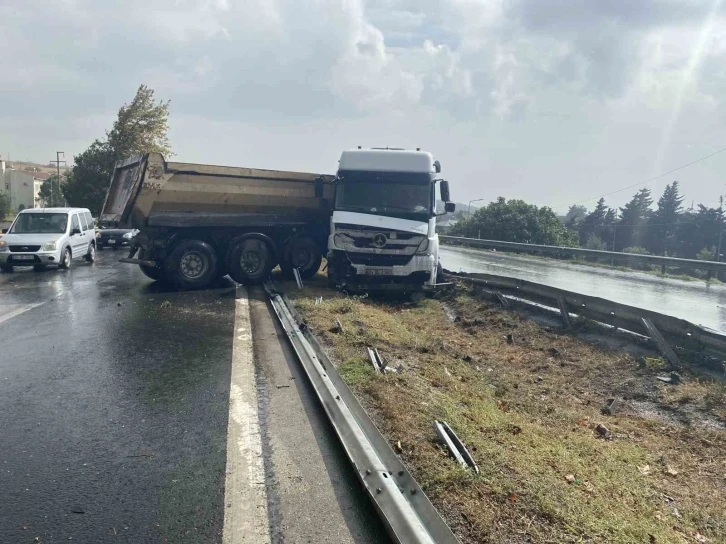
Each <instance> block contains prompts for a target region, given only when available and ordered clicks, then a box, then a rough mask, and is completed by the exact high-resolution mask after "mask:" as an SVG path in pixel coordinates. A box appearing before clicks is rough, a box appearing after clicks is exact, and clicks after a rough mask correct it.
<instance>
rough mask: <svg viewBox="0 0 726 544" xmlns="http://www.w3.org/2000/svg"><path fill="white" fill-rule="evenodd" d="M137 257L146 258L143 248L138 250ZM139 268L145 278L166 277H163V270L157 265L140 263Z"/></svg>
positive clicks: (157, 279)
mask: <svg viewBox="0 0 726 544" xmlns="http://www.w3.org/2000/svg"><path fill="white" fill-rule="evenodd" d="M139 259H142V260H147V255H146V254H145V252H144V250H143V249H141V250H139ZM139 269H140V270H141V272H142V273H143V274H144V275H145V276H146V277H147V278H150V279H152V280H154V281H164V280H166V278H165V277H164V270H162V269H161V268H160V267H158V266H146V265H145V264H140V265H139Z"/></svg>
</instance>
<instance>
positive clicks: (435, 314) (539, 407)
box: [285, 276, 726, 543]
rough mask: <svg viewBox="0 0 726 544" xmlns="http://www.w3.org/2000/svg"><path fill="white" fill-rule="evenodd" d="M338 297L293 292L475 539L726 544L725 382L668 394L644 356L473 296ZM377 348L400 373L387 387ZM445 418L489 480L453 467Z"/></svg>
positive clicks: (690, 382) (466, 537)
mask: <svg viewBox="0 0 726 544" xmlns="http://www.w3.org/2000/svg"><path fill="white" fill-rule="evenodd" d="M324 285H325V284H324V278H322V277H320V276H318V277H316V278H314V279H313V280H308V281H307V282H306V287H305V289H303V290H302V291H300V290H298V289H297V288H296V287H294V286H293V285H292V284H286V285H285V290H286V291H287V293H288V295H289V296H290V298H291V299H293V300H294V302H295V304H296V306H297V308H298V310H299V311H300V313H301V314H302V315H303V316H304V318H305V319H306V321H307V322H308V325H309V326H310V327H311V328H312V330H313V331H314V332H315V334H316V335H317V336H318V338H319V339H320V340H321V343H322V344H323V345H324V346H325V348H326V350H327V352H328V355H329V356H330V358H331V360H333V361H334V362H335V363H336V365H337V367H338V370H339V372H340V374H341V375H342V377H343V379H345V380H346V382H347V383H348V384H349V385H350V387H351V388H352V389H353V391H354V393H355V394H356V395H357V397H358V398H359V400H360V401H361V403H362V404H363V406H364V407H365V409H366V410H367V411H368V413H369V414H370V415H371V417H372V418H373V419H374V421H375V422H376V425H377V426H378V428H379V429H380V431H381V432H382V433H383V434H384V436H386V438H387V439H388V440H389V442H390V443H391V444H392V445H397V444H398V443H399V442H400V444H401V446H400V449H397V451H398V452H399V455H400V456H401V458H402V459H403V461H404V462H405V463H406V464H407V466H408V467H409V469H410V470H411V472H412V473H413V475H414V476H415V477H416V479H417V480H418V482H419V483H420V485H421V486H422V487H423V488H424V490H425V492H426V493H427V495H428V496H429V498H430V499H431V501H432V502H433V503H434V505H435V506H436V507H437V508H438V510H439V511H440V512H441V513H442V515H443V516H444V517H445V519H446V521H447V522H448V523H449V525H450V526H451V527H452V529H453V530H454V532H455V533H456V534H457V536H458V537H459V538H460V539H461V541H462V542H465V543H473V542H476V543H480V542H512V543H520V542H521V543H524V542H538V543H539V542H542V543H544V542H634V543H635V542H637V543H643V542H646V543H648V542H658V543H661V542H662V543H666V542H667V543H671V542H674V543H678V542H713V543H716V542H726V509H724V500H725V497H726V385H725V384H724V382H723V381H722V380H720V379H719V377H718V376H713V375H709V374H706V373H700V372H697V371H695V370H688V369H687V370H684V371H682V372H681V373H680V377H681V383H680V384H678V385H672V384H667V383H663V382H661V381H659V380H657V379H656V377H657V376H668V374H669V370H670V369H668V368H667V366H666V363H665V362H664V361H663V360H662V359H661V358H660V357H658V356H657V355H656V354H654V353H651V352H649V351H647V350H645V349H644V348H643V347H642V346H639V347H637V349H624V347H623V346H622V341H621V340H617V341H615V342H599V343H598V345H595V344H593V343H592V342H591V341H585V340H584V338H594V337H597V336H598V334H596V333H594V332H593V328H592V327H591V326H588V325H584V324H583V325H580V324H578V325H577V326H576V327H575V330H574V331H572V332H565V331H563V330H562V329H561V328H560V327H559V325H558V324H556V323H555V324H553V323H552V320H551V319H550V320H549V321H548V320H544V321H542V320H534V319H532V318H531V317H530V316H527V315H525V314H523V313H521V312H518V311H512V310H503V309H501V308H500V307H499V306H498V305H495V304H494V303H489V302H486V301H483V300H480V299H479V298H477V297H476V296H474V294H473V293H471V292H470V291H469V290H467V289H466V288H463V287H461V286H459V287H457V290H456V293H455V294H454V295H451V296H449V297H447V298H446V299H444V300H430V299H426V300H422V301H419V302H417V303H411V302H405V301H392V300H390V298H381V299H376V298H370V297H350V296H345V295H343V294H341V293H338V292H335V291H332V290H329V289H327V288H326V287H324ZM320 296H322V297H323V301H322V303H320V304H315V299H316V298H317V297H320ZM336 319H337V320H339V321H340V323H341V325H342V326H343V331H344V332H343V333H342V334H341V333H339V332H330V330H331V328H332V327H333V325H334V321H335V320H336ZM508 336H509V339H510V341H509V342H508V339H507V337H508ZM600 336H602V335H600ZM366 346H371V347H376V348H378V350H379V352H380V354H381V355H382V356H383V357H384V358H385V359H386V360H387V361H388V364H389V366H391V367H398V366H399V365H400V366H401V367H402V372H400V373H388V374H385V375H379V374H375V373H374V372H373V369H372V367H371V365H370V362H369V361H368V359H367V356H366V350H365V348H366ZM608 399H615V401H616V402H615V405H614V407H613V410H612V415H606V414H603V413H602V411H601V410H602V408H603V407H604V406H605V405H606V403H607V401H608ZM435 419H438V420H444V421H447V422H448V423H449V424H450V425H451V426H452V428H453V429H454V430H455V431H456V432H457V434H458V435H459V437H460V438H461V439H462V440H463V441H464V443H465V444H466V445H467V447H468V449H469V451H470V452H471V453H472V455H473V456H474V458H475V460H476V462H477V463H478V465H479V468H480V474H478V475H476V474H474V473H473V472H471V471H469V470H466V469H463V468H461V467H460V466H459V465H458V464H456V463H455V462H454V461H452V460H451V459H450V458H449V457H448V455H447V453H446V451H445V450H444V449H443V447H442V445H441V444H439V443H438V441H437V439H436V434H435V432H434V429H433V421H434V420H435ZM598 426H599V427H598Z"/></svg>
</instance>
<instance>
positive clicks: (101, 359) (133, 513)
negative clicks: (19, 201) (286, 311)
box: [0, 253, 234, 543]
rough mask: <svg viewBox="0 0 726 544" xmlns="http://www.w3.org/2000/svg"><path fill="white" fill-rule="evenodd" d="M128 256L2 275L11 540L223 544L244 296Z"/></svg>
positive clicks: (4, 465) (7, 535)
mask: <svg viewBox="0 0 726 544" xmlns="http://www.w3.org/2000/svg"><path fill="white" fill-rule="evenodd" d="M117 257H118V255H116V254H110V253H109V254H102V255H101V258H100V259H99V261H98V262H97V263H96V264H95V265H93V266H90V265H87V264H85V263H80V262H79V263H77V262H74V263H73V265H74V266H73V267H72V268H71V270H69V271H56V270H48V271H45V272H41V273H36V272H33V271H32V270H30V269H18V270H16V272H15V273H13V274H0V504H1V505H2V507H0V542H3V543H4V542H34V541H35V540H34V539H35V538H36V537H37V538H38V540H37V541H38V542H60V541H63V542H66V541H69V540H71V539H72V541H74V542H108V541H119V542H177V541H181V540H182V539H183V540H184V541H191V542H202V541H203V542H213V541H217V540H218V539H219V535H220V534H221V531H222V521H223V497H224V489H223V482H224V473H225V451H226V428H227V406H228V396H229V365H230V362H231V349H232V338H231V334H230V331H231V329H232V319H233V304H234V287H233V286H232V285H231V283H228V284H227V286H226V287H221V288H219V289H213V290H209V291H202V292H194V293H173V292H172V293H164V292H163V291H160V290H159V288H158V287H156V285H155V284H152V283H150V282H149V281H148V280H147V279H146V278H145V277H144V276H143V275H142V274H141V273H140V272H139V270H137V269H136V267H133V266H127V265H119V264H118V263H117V262H116V259H117Z"/></svg>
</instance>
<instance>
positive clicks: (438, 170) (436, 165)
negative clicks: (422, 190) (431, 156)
mask: <svg viewBox="0 0 726 544" xmlns="http://www.w3.org/2000/svg"><path fill="white" fill-rule="evenodd" d="M434 170H436V173H437V174H440V173H441V163H440V162H439V161H434Z"/></svg>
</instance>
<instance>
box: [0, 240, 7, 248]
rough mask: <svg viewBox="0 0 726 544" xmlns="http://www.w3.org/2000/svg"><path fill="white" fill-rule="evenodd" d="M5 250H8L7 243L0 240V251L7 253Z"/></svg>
mask: <svg viewBox="0 0 726 544" xmlns="http://www.w3.org/2000/svg"><path fill="white" fill-rule="evenodd" d="M7 250H8V243H7V242H3V241H2V240H0V251H7Z"/></svg>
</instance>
